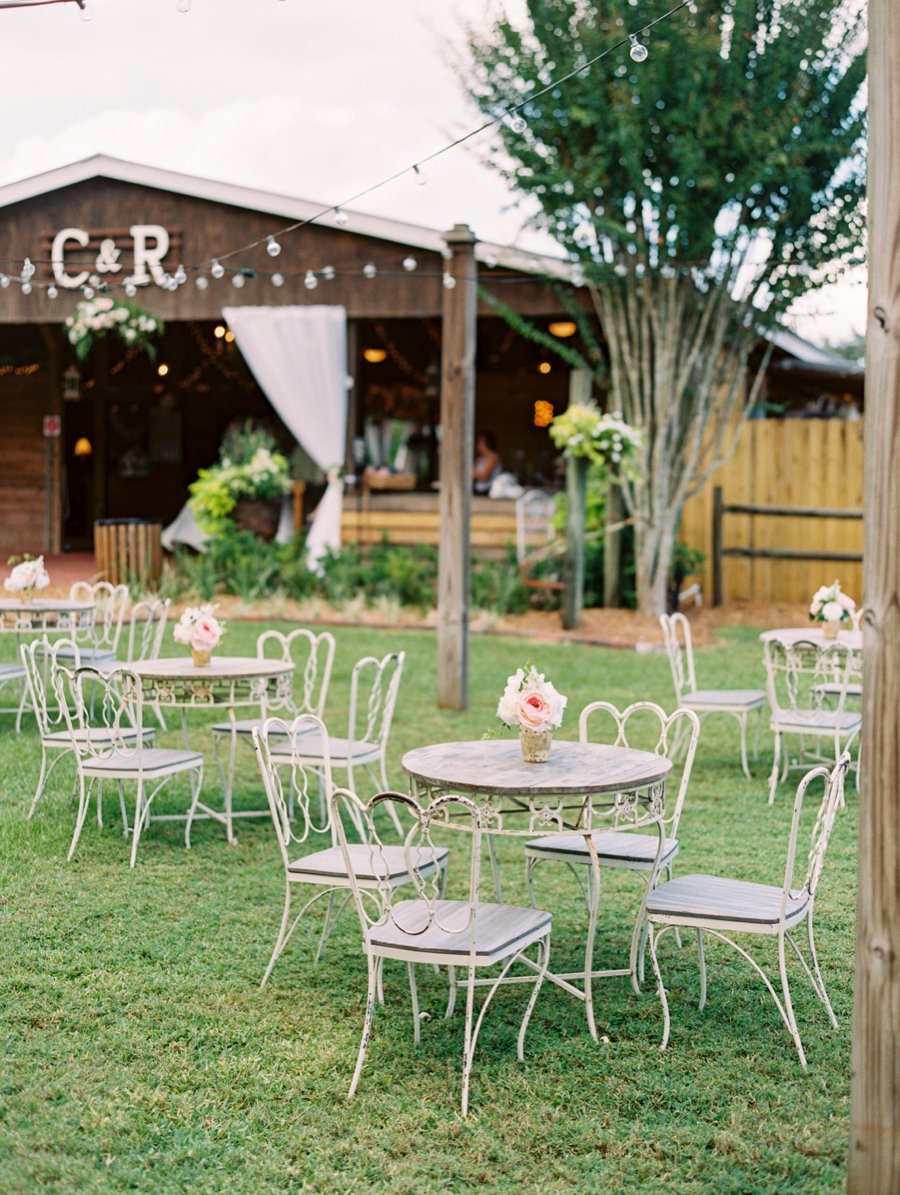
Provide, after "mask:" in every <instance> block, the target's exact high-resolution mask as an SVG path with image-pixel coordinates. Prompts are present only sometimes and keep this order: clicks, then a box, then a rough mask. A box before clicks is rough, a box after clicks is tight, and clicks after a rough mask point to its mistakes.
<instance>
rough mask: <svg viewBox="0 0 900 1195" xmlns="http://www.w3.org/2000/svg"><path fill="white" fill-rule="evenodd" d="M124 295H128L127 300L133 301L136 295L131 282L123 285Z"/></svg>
mask: <svg viewBox="0 0 900 1195" xmlns="http://www.w3.org/2000/svg"><path fill="white" fill-rule="evenodd" d="M125 294H126V295H128V297H129V299H133V298H134V296H135V295H136V294H137V287H136V286H135V285H134V283H133V282H131V281H128V282H126V283H125Z"/></svg>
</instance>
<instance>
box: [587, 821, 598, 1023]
mask: <svg viewBox="0 0 900 1195" xmlns="http://www.w3.org/2000/svg"><path fill="white" fill-rule="evenodd" d="M585 841H586V842H587V845H588V850H589V852H590V856H591V859H590V867H591V870H590V872H589V873H588V888H589V891H590V894H591V911H590V916H589V917H588V933H587V941H586V942H585V946H584V1011H585V1014H586V1015H587V1023H588V1032H589V1033H590V1035H591V1037H592V1038H593V1039H594V1041H599V1034H598V1033H597V1022H596V1021H595V1019H594V980H593V970H594V938H595V937H596V936H597V911H598V909H599V907H600V860H599V859H598V858H597V848H596V847H595V846H594V840H593V838H592V837H591V836H590V835H587V836H586V837H585Z"/></svg>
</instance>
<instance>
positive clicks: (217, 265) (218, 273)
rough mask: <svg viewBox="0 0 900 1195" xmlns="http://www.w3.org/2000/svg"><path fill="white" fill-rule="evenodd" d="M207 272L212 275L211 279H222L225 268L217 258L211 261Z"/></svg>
mask: <svg viewBox="0 0 900 1195" xmlns="http://www.w3.org/2000/svg"><path fill="white" fill-rule="evenodd" d="M209 272H210V274H212V276H213V278H224V276H225V267H224V266H223V265H222V263H221V262H220V261H219V259H218V258H217V257H214V258H213V259H212V265H211V266H210V267H209Z"/></svg>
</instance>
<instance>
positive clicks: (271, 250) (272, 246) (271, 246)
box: [266, 237, 281, 257]
mask: <svg viewBox="0 0 900 1195" xmlns="http://www.w3.org/2000/svg"><path fill="white" fill-rule="evenodd" d="M280 252H281V246H280V245H279V244H278V242H277V241H276V240H275V238H274V237H269V238H268V239H267V240H266V253H268V255H269V257H277V256H278V254H279V253H280Z"/></svg>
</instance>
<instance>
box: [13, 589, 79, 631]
mask: <svg viewBox="0 0 900 1195" xmlns="http://www.w3.org/2000/svg"><path fill="white" fill-rule="evenodd" d="M94 611H95V606H94V603H93V602H76V601H72V600H71V599H69V598H41V597H36V598H34V599H32V601H30V602H21V601H19V599H18V598H0V631H13V632H18V633H19V634H25V633H28V632H31V633H33V634H35V635H65V634H74V633H75V632H76V631H83V630H90V628H91V627H92V626H93V625H94Z"/></svg>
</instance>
